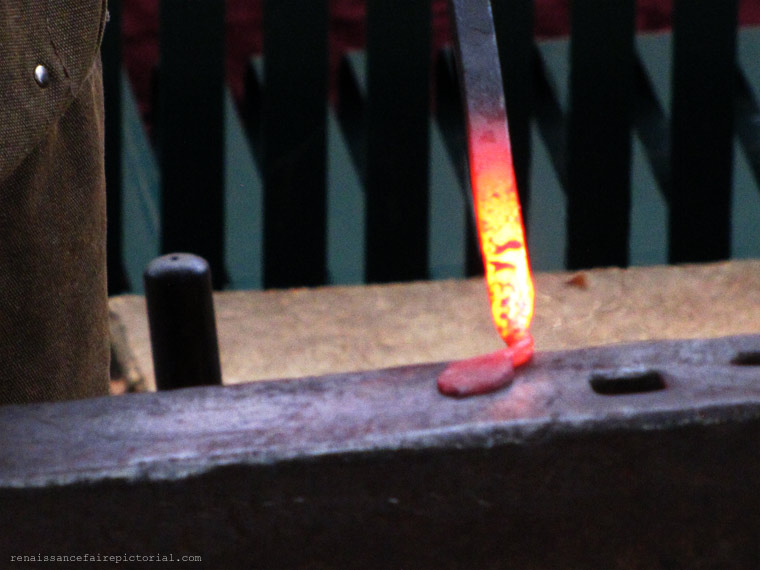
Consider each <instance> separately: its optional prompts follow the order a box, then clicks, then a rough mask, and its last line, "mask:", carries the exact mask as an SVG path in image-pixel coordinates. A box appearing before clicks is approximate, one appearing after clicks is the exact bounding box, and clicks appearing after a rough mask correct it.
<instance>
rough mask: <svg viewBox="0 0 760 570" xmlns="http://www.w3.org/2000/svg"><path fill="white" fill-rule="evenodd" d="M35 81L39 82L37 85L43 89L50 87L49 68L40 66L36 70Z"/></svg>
mask: <svg viewBox="0 0 760 570" xmlns="http://www.w3.org/2000/svg"><path fill="white" fill-rule="evenodd" d="M34 80H35V81H36V82H37V85H39V86H40V87H42V88H43V89H44V88H45V87H47V86H48V85H50V73H49V72H48V69H47V67H45V66H44V65H38V66H37V67H35V68H34Z"/></svg>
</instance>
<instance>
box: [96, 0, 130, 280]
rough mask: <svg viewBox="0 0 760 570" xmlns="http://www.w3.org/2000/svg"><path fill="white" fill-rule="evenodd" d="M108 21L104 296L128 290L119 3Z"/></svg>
mask: <svg viewBox="0 0 760 570" xmlns="http://www.w3.org/2000/svg"><path fill="white" fill-rule="evenodd" d="M108 11H109V14H110V21H109V23H108V25H107V26H106V30H105V34H104V36H103V44H102V46H101V52H102V57H103V92H104V98H105V157H106V164H105V170H106V193H107V198H108V199H107V201H106V216H107V218H108V241H107V243H106V256H107V263H108V294H109V295H116V294H118V293H123V292H124V291H128V290H129V280H128V279H127V274H126V271H125V269H124V261H123V260H124V251H123V247H122V245H123V239H122V233H123V231H122V228H123V212H122V176H121V174H122V149H123V144H122V143H123V140H122V139H123V134H122V129H123V126H122V100H121V81H122V71H121V70H122V66H121V0H111V1H110V2H109V3H108Z"/></svg>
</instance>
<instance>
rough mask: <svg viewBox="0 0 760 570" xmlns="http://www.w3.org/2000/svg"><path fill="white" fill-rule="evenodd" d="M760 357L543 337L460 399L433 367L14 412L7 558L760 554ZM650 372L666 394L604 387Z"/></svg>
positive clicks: (535, 560)
mask: <svg viewBox="0 0 760 570" xmlns="http://www.w3.org/2000/svg"><path fill="white" fill-rule="evenodd" d="M759 355H760V336H741V337H728V338H722V339H712V340H689V341H662V342H645V343H637V344H631V345H620V346H613V347H600V348H588V349H581V350H574V351H567V352H544V353H541V352H539V353H538V354H537V355H536V357H535V360H534V362H533V363H532V364H530V365H528V366H526V367H524V368H521V369H520V370H519V373H518V375H517V378H516V380H515V382H514V383H513V385H512V386H511V387H509V388H508V389H505V390H502V391H500V392H497V393H494V394H490V395H487V396H481V397H475V398H469V399H464V400H456V399H451V398H446V397H444V396H441V395H440V394H439V393H438V392H437V391H436V387H435V381H436V378H437V376H438V374H440V372H441V371H442V370H443V369H444V368H445V366H446V364H445V363H437V364H429V365H416V366H411V367H403V368H393V369H387V370H378V371H371V372H361V373H356V374H338V375H331V376H324V377H316V378H306V379H302V380H288V381H278V382H259V383H252V384H247V385H237V386H227V387H209V388H189V389H184V390H178V391H173V392H162V393H143V394H135V395H128V396H122V397H111V398H99V399H92V400H81V401H76V402H68V403H53V404H39V405H31V406H6V407H3V408H0V433H2V434H3V435H2V443H3V444H2V448H0V504H2V505H3V508H2V509H0V529H2V530H3V532H2V533H0V536H1V537H2V538H0V555H5V554H6V553H10V554H13V553H21V554H23V553H25V552H38V551H40V550H45V549H48V550H52V551H55V552H58V551H61V550H67V551H81V552H93V551H99V552H104V553H105V552H114V551H115V552H120V551H121V550H123V549H124V548H126V547H128V549H129V550H130V551H135V552H141V551H163V552H166V551H172V552H175V553H188V554H200V555H202V556H203V557H204V561H206V563H207V565H205V564H204V565H203V566H200V567H209V568H221V567H224V568H238V567H239V568H406V569H408V568H503V567H504V565H505V564H508V565H514V566H513V567H520V568H557V567H565V568H571V567H583V568H601V567H605V568H671V567H689V568H700V567H715V565H716V564H717V565H719V566H720V567H724V568H728V567H756V566H757V564H758V562H760V552H759V550H758V549H759V548H760V546H759V545H760V541H759V540H758V539H759V538H760V459H759V457H760V454H758V441H760V366H758V363H759V362H760V358H758V356H759ZM653 372H654V373H656V374H655V376H657V377H658V378H659V379H660V380H661V381H662V385H663V386H664V387H662V386H658V387H660V388H661V389H657V390H653V391H645V392H636V393H622V394H615V390H614V389H613V390H612V392H613V394H612V395H610V394H602V393H598V392H596V391H594V389H592V387H591V384H590V382H591V379H592V377H593V378H596V379H597V381H598V380H599V379H601V380H602V381H603V382H602V383H603V384H604V383H605V382H606V383H607V384H609V383H612V384H614V382H615V379H616V378H618V379H619V382H622V385H625V386H627V388H626V390H627V389H628V388H630V386H629V385H626V382H628V383H629V384H630V379H631V378H634V379H635V378H636V377H641V378H648V377H650V376H651V375H652V374H651V373H653ZM608 387H609V386H608ZM640 387H641V388H642V389H648V388H651V386H649V385H648V384H647V383H646V382H644V383H642V384H641V386H640ZM634 388H635V386H634ZM601 391H602V392H605V391H606V390H601ZM623 391H625V390H623ZM195 567H199V566H198V565H196V566H195Z"/></svg>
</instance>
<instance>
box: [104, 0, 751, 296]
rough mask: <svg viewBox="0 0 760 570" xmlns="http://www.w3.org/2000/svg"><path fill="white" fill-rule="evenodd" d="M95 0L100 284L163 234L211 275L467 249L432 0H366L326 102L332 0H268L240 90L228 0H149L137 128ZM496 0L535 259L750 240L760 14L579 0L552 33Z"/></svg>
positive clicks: (162, 242) (725, 254)
mask: <svg viewBox="0 0 760 570" xmlns="http://www.w3.org/2000/svg"><path fill="white" fill-rule="evenodd" d="M110 5H111V8H110V9H111V15H112V18H111V23H110V25H109V29H108V31H107V35H106V38H105V41H104V45H103V57H104V82H105V89H106V104H107V120H108V123H107V151H106V158H107V180H108V192H109V212H108V214H109V228H110V234H109V288H110V290H111V292H112V293H116V292H122V291H140V290H141V287H142V285H141V274H142V270H143V268H144V266H145V264H146V263H147V262H148V261H149V260H150V259H152V258H153V257H154V256H156V255H158V254H159V253H162V252H167V251H190V252H193V253H197V254H200V255H203V256H204V257H206V258H207V259H208V260H209V262H210V263H211V266H212V270H213V273H214V276H215V286H216V287H218V288H221V287H228V288H265V287H291V286H315V285H322V284H349V283H364V282H387V281H403V280H411V279H439V278H459V277H466V276H468V275H473V274H475V273H477V272H478V271H479V270H480V269H479V261H478V258H477V251H476V247H475V239H474V235H473V229H472V222H471V208H470V202H469V189H468V182H467V175H466V162H465V160H466V153H465V139H464V124H463V118H462V112H461V104H460V100H459V91H458V86H457V78H456V73H455V65H454V62H453V60H452V57H451V52H450V51H449V50H446V49H444V50H442V51H441V52H440V53H438V54H436V56H435V58H433V60H432V61H431V58H430V57H429V55H430V41H431V37H430V5H429V2H425V1H422V0H368V11H367V12H368V13H367V18H368V22H367V25H368V39H367V47H366V50H365V51H362V52H356V53H351V54H348V55H347V56H346V57H345V58H344V60H343V61H342V64H341V70H340V78H339V94H338V100H339V103H338V104H337V105H335V106H333V105H332V104H330V103H329V101H328V93H327V89H328V87H327V86H328V68H327V31H328V2H326V1H325V2H315V1H314V0H289V1H287V2H283V1H281V0H278V1H275V0H266V1H265V2H264V17H265V18H264V21H265V29H264V40H265V53H264V54H263V56H261V57H252V58H251V61H250V65H249V68H248V70H247V77H246V99H245V101H244V104H243V105H242V107H241V108H240V109H238V108H236V105H235V104H234V102H233V100H232V98H231V96H230V94H229V92H228V91H227V89H226V88H225V86H224V82H223V69H224V67H223V64H224V61H223V60H224V36H223V29H224V28H223V23H224V3H223V2H221V1H219V0H213V1H212V0H204V1H202V2H201V1H198V0H162V2H161V43H160V45H161V65H160V70H159V73H158V82H157V83H158V85H157V93H158V97H157V114H156V124H155V126H154V131H155V133H156V137H155V141H152V142H151V141H149V140H148V139H147V137H146V135H145V132H144V130H143V127H142V125H141V123H140V119H139V116H138V113H137V110H136V105H135V101H134V98H133V96H132V93H131V90H130V86H129V82H128V80H127V79H126V76H125V74H124V72H123V69H122V66H121V46H120V44H119V39H118V28H119V21H120V18H119V3H118V2H116V1H114V0H112V1H111V3H110ZM492 5H493V13H494V18H495V22H496V26H497V31H498V35H499V48H500V55H501V58H502V75H503V77H504V82H505V91H506V97H507V107H508V112H509V115H510V128H511V137H512V143H513V150H514V155H515V156H514V158H515V165H516V173H517V179H518V184H519V189H520V193H521V196H522V201H523V207H524V210H525V218H526V223H527V231H528V245H529V249H530V255H531V260H532V265H533V267H534V269H535V270H539V271H541V270H559V269H565V268H569V269H577V268H584V267H593V266H606V265H618V266H627V265H648V264H660V263H680V262H691V261H694V262H699V261H710V260H719V259H728V258H743V257H757V256H760V231H758V230H759V228H760V190H759V187H758V180H759V179H760V111H759V107H758V101H760V99H759V98H758V97H760V93H759V92H758V89H760V68H758V66H757V64H756V62H757V61H760V57H759V56H760V30H756V29H752V28H748V29H741V30H737V26H736V12H737V5H736V1H735V0H676V2H675V5H674V29H673V32H672V33H661V34H649V35H635V34H634V26H633V19H634V2H633V0H621V1H619V2H598V1H593V0H575V1H574V2H573V3H572V8H571V18H572V30H573V32H572V35H571V37H570V38H567V39H563V40H552V41H541V42H536V41H535V40H534V38H533V35H532V10H533V5H532V0H512V1H508V0H493V1H492ZM431 76H432V77H433V78H434V81H432V82H431V81H430V80H429V79H430V77H431ZM431 85H434V90H433V91H432V92H431ZM432 103H434V104H432ZM243 117H244V118H243Z"/></svg>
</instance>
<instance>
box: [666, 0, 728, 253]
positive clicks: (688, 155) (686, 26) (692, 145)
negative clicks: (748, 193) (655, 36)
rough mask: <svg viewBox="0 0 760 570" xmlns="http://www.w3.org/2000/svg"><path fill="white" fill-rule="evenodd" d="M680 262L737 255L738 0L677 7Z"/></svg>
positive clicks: (691, 0) (675, 168)
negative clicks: (733, 235)
mask: <svg viewBox="0 0 760 570" xmlns="http://www.w3.org/2000/svg"><path fill="white" fill-rule="evenodd" d="M673 10H674V12H673V27H674V30H673V103H672V124H671V133H672V135H671V136H672V138H671V140H672V147H671V168H672V181H673V186H672V193H671V200H670V252H669V258H670V261H671V262H672V263H679V262H686V261H710V260H716V259H724V258H726V257H728V256H729V255H730V247H731V245H730V227H731V220H730V204H731V176H732V167H733V140H732V139H733V121H734V101H733V98H734V79H735V73H736V67H735V62H736V25H737V10H738V1H737V0H699V1H695V0H676V2H675V4H674V8H673Z"/></svg>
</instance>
